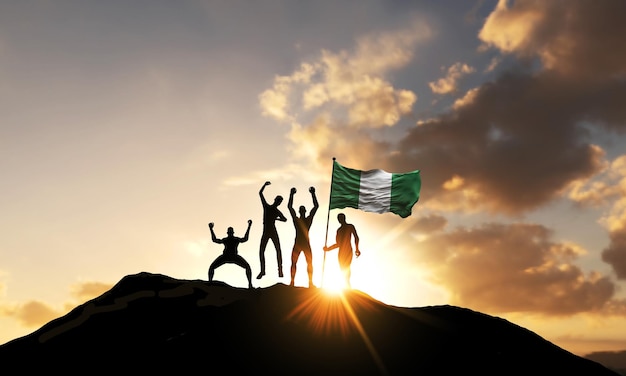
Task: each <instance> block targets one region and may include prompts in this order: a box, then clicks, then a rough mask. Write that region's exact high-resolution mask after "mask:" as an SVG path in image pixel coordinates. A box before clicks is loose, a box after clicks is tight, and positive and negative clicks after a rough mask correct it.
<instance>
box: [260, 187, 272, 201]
mask: <svg viewBox="0 0 626 376" xmlns="http://www.w3.org/2000/svg"><path fill="white" fill-rule="evenodd" d="M270 184H272V183H270V182H269V181H266V182H265V183H264V184H263V186H262V187H261V189H260V190H259V196H260V197H261V202H262V203H263V206H265V205H267V201H265V196H264V195H263V191H264V190H265V187H267V186H268V185H270Z"/></svg>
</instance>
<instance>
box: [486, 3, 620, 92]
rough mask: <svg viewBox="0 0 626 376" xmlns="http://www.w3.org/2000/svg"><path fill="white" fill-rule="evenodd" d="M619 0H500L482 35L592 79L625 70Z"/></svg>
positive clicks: (512, 50) (550, 65)
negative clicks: (596, 0)
mask: <svg viewBox="0 0 626 376" xmlns="http://www.w3.org/2000/svg"><path fill="white" fill-rule="evenodd" d="M624 14H626V3H625V2H624V1H621V0H607V1H603V2H594V1H586V0H558V1H535V0H517V1H514V2H511V1H507V0H500V1H499V2H498V5H497V7H496V9H495V10H494V11H493V12H492V13H491V14H490V15H489V17H488V18H487V20H486V21H485V24H484V26H483V28H482V30H481V31H480V33H479V38H480V39H481V40H482V41H483V42H484V43H486V44H487V45H489V46H493V47H496V48H498V49H500V50H501V51H503V52H505V53H514V54H516V55H518V56H521V57H539V58H540V59H541V61H542V62H543V65H544V66H545V67H546V68H547V69H551V70H556V71H558V72H560V73H563V74H567V75H571V76H582V77H586V78H589V79H593V80H598V79H606V78H610V77H614V76H615V75H617V74H624V73H626V65H624V61H625V60H626V51H625V50H624V48H622V47H623V44H624V41H623V36H624V35H625V34H626V24H625V23H624V22H623V15H624Z"/></svg>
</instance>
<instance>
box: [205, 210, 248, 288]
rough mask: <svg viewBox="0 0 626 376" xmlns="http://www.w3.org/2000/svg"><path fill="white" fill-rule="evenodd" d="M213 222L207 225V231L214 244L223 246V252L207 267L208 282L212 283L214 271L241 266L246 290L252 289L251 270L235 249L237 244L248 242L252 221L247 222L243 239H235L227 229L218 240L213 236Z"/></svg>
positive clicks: (232, 231) (229, 229) (230, 229)
mask: <svg viewBox="0 0 626 376" xmlns="http://www.w3.org/2000/svg"><path fill="white" fill-rule="evenodd" d="M213 226H214V225H213V222H211V223H209V229H211V239H212V240H213V242H214V243H218V244H224V252H223V253H222V254H221V255H219V256H218V257H217V258H216V259H215V261H213V262H212V263H211V266H209V282H212V281H213V275H214V274H215V269H216V268H218V267H220V266H222V265H224V264H226V263H231V264H236V265H239V266H241V267H242V268H244V269H245V270H246V278H248V288H252V269H251V268H250V264H248V262H247V261H246V260H245V259H244V258H243V257H241V256H240V255H239V254H238V251H237V247H238V246H239V243H244V242H247V241H248V235H250V227H251V226H252V220H250V219H249V220H248V229H247V230H246V234H245V235H244V236H243V238H238V237H236V236H235V235H234V234H235V230H233V228H232V227H229V228H228V230H227V231H226V234H227V235H228V236H226V237H225V238H222V239H218V238H217V237H216V236H215V232H214V231H213Z"/></svg>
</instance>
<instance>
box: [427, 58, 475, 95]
mask: <svg viewBox="0 0 626 376" xmlns="http://www.w3.org/2000/svg"><path fill="white" fill-rule="evenodd" d="M473 72H474V68H472V67H470V66H469V65H467V64H463V63H455V64H453V65H451V66H450V67H449V68H448V69H447V72H446V76H445V77H443V78H440V79H438V80H437V81H432V82H429V83H428V86H429V87H430V89H431V90H432V91H433V93H435V94H450V93H454V92H456V91H457V84H458V82H459V80H460V79H461V77H463V76H464V75H466V74H469V73H473Z"/></svg>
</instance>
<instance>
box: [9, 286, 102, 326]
mask: <svg viewBox="0 0 626 376" xmlns="http://www.w3.org/2000/svg"><path fill="white" fill-rule="evenodd" d="M111 287H113V285H112V284H109V283H102V282H95V281H89V282H81V283H77V284H74V285H72V286H71V287H70V293H71V295H72V297H73V298H75V299H77V300H78V301H79V303H80V304H82V303H84V302H85V301H88V300H91V299H93V298H95V297H97V296H99V295H101V294H102V293H104V292H106V291H108V290H109V289H111ZM75 306H76V304H74V303H72V302H67V303H66V304H65V305H64V309H55V308H54V307H52V306H50V305H49V304H47V303H45V302H42V301H39V300H30V301H27V302H25V303H4V304H2V305H1V306H0V315H1V316H6V317H11V318H14V319H16V320H17V321H18V322H19V323H20V324H21V325H23V326H25V327H29V328H31V327H39V326H42V325H44V324H46V323H48V322H50V321H51V320H53V319H56V318H57V317H60V316H62V315H64V314H65V313H67V312H68V311H69V310H70V309H72V308H73V307H75Z"/></svg>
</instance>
